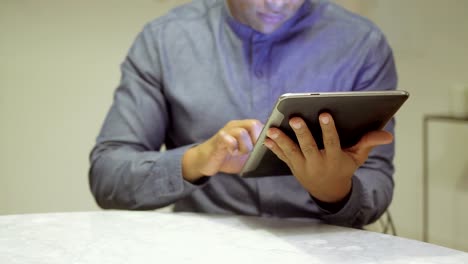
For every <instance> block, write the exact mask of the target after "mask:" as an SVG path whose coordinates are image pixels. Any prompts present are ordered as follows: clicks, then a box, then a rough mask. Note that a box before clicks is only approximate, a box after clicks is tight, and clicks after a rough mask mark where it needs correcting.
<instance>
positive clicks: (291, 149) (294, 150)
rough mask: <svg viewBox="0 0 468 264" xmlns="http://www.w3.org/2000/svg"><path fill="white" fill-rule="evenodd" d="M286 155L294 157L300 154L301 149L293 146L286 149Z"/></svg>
mask: <svg viewBox="0 0 468 264" xmlns="http://www.w3.org/2000/svg"><path fill="white" fill-rule="evenodd" d="M287 153H288V154H291V155H296V154H298V153H301V149H300V148H299V147H298V146H297V145H294V146H291V147H289V148H288V150H287Z"/></svg>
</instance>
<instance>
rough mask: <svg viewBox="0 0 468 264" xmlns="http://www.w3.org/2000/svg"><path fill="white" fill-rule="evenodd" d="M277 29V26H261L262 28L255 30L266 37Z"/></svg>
mask: <svg viewBox="0 0 468 264" xmlns="http://www.w3.org/2000/svg"><path fill="white" fill-rule="evenodd" d="M278 28H279V26H263V27H261V28H259V29H257V31H259V32H261V33H263V34H266V35H268V34H271V33H273V32H275V31H276V30H277V29H278Z"/></svg>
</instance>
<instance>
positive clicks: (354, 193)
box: [312, 176, 365, 227]
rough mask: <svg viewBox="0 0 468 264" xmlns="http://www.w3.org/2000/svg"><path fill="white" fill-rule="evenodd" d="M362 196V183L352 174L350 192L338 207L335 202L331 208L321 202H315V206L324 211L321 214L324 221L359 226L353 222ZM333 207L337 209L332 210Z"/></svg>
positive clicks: (356, 216)
mask: <svg viewBox="0 0 468 264" xmlns="http://www.w3.org/2000/svg"><path fill="white" fill-rule="evenodd" d="M364 196H365V195H364V189H363V186H362V183H361V181H360V180H359V179H358V178H357V177H356V176H354V177H353V179H352V188H351V192H350V193H349V194H348V197H347V200H344V201H343V204H342V205H341V208H338V206H337V205H335V204H333V206H332V207H331V208H328V207H327V206H326V205H325V206H323V202H322V203H320V202H319V203H317V206H318V207H319V209H320V210H322V212H324V213H325V215H324V216H322V219H323V220H324V221H326V222H328V223H331V224H336V225H342V226H353V227H359V226H355V225H354V223H355V222H356V219H358V218H359V214H360V208H361V206H362V205H363V199H364ZM312 199H313V200H314V201H315V202H316V201H317V200H316V199H314V198H312ZM330 209H332V210H330ZM333 209H336V210H337V211H333Z"/></svg>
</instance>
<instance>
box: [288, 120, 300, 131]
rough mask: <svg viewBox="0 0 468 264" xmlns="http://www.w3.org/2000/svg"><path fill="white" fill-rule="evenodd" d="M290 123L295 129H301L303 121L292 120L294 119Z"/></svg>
mask: <svg viewBox="0 0 468 264" xmlns="http://www.w3.org/2000/svg"><path fill="white" fill-rule="evenodd" d="M290 125H291V126H292V127H293V128H294V129H299V128H301V127H302V125H301V122H292V121H291V123H290Z"/></svg>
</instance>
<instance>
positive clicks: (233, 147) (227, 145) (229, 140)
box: [219, 130, 238, 155]
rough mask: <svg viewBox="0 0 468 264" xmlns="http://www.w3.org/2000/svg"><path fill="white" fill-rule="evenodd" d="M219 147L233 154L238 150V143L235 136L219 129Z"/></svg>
mask: <svg viewBox="0 0 468 264" xmlns="http://www.w3.org/2000/svg"><path fill="white" fill-rule="evenodd" d="M219 136H220V144H219V146H220V149H221V150H227V151H228V152H229V154H231V155H233V154H234V153H235V152H236V151H238V143H237V140H236V138H235V137H233V136H231V135H229V134H228V133H227V132H226V131H224V130H220V131H219Z"/></svg>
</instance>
